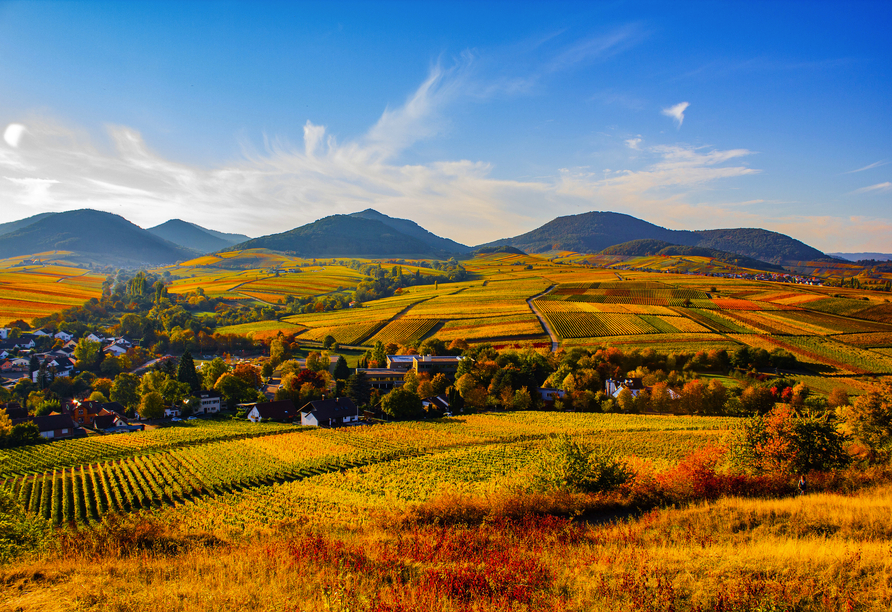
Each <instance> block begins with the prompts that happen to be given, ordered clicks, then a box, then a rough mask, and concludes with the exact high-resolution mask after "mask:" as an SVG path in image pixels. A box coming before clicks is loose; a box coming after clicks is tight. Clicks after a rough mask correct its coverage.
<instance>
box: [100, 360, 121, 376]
mask: <svg viewBox="0 0 892 612" xmlns="http://www.w3.org/2000/svg"><path fill="white" fill-rule="evenodd" d="M99 371H100V372H101V373H102V374H104V375H105V376H110V377H112V378H114V377H115V376H117V375H118V374H120V373H121V372H123V371H124V365H123V364H122V363H121V358H120V357H106V358H105V359H103V360H102V363H101V364H100V365H99Z"/></svg>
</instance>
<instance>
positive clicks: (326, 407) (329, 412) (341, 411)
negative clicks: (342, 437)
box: [300, 397, 359, 427]
mask: <svg viewBox="0 0 892 612" xmlns="http://www.w3.org/2000/svg"><path fill="white" fill-rule="evenodd" d="M358 422H359V409H358V408H357V407H356V404H354V403H353V400H351V399H350V398H349V397H336V398H335V399H321V400H315V401H312V402H309V403H308V404H307V405H306V406H304V407H303V408H301V409H300V424H301V425H308V426H311V427H338V426H340V425H348V424H350V423H358Z"/></svg>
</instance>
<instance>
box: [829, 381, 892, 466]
mask: <svg viewBox="0 0 892 612" xmlns="http://www.w3.org/2000/svg"><path fill="white" fill-rule="evenodd" d="M837 411H838V414H839V415H840V417H841V418H842V420H843V422H844V424H845V428H846V429H847V430H848V431H849V432H850V433H851V435H852V437H853V438H854V439H855V441H856V442H858V443H859V444H860V445H862V446H863V447H864V448H865V450H867V451H868V453H869V454H870V456H871V458H872V459H874V460H885V459H888V458H889V456H890V454H892V382H889V381H887V382H886V383H885V384H884V385H883V386H882V387H877V388H874V389H872V390H871V391H869V392H868V393H865V394H864V395H861V396H860V397H858V399H856V400H855V403H854V404H853V405H851V406H846V405H843V406H840V407H839V408H837Z"/></svg>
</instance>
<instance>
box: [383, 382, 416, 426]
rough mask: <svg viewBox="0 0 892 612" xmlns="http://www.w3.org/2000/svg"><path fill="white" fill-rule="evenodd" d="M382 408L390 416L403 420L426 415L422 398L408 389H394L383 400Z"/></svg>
mask: <svg viewBox="0 0 892 612" xmlns="http://www.w3.org/2000/svg"><path fill="white" fill-rule="evenodd" d="M381 410H383V411H384V414H386V415H388V416H389V417H390V418H392V419H395V420H398V421H402V420H407V419H417V418H420V417H422V416H424V407H423V406H422V405H421V398H419V397H418V396H417V395H415V394H414V393H412V392H411V391H409V390H408V389H403V388H399V389H394V390H393V391H391V392H390V393H388V394H387V395H385V396H384V399H383V400H381Z"/></svg>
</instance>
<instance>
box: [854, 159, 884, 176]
mask: <svg viewBox="0 0 892 612" xmlns="http://www.w3.org/2000/svg"><path fill="white" fill-rule="evenodd" d="M888 163H889V162H887V161H878V162H873V163H872V164H868V165H866V166H864V167H863V168H858V169H857V170H849V171H848V172H843V174H855V173H856V172H864V171H865V170H873V169H874V168H879V167H880V166H885V165H886V164H888Z"/></svg>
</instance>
